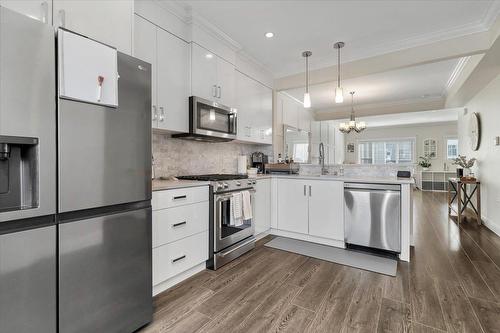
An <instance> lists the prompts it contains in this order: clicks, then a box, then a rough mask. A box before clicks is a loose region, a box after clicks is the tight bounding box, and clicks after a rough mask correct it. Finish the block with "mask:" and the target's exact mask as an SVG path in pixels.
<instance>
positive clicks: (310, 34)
mask: <svg viewBox="0 0 500 333" xmlns="http://www.w3.org/2000/svg"><path fill="white" fill-rule="evenodd" d="M178 3H180V4H182V5H183V6H185V8H186V9H188V10H191V11H192V12H194V13H196V14H198V15H200V16H202V17H203V18H205V19H206V20H207V21H209V22H211V23H212V24H214V25H215V26H216V27H218V28H219V29H220V30H222V31H224V32H225V33H226V34H227V35H228V36H230V37H231V38H232V39H234V40H235V41H237V42H238V43H239V44H240V45H241V47H242V50H243V51H244V52H246V53H247V54H249V55H250V56H252V57H253V58H255V59H256V60H257V61H259V62H260V63H261V64H262V65H263V66H264V67H266V68H267V69H268V70H269V71H270V72H271V73H272V74H273V75H274V76H275V77H282V76H286V75H290V74H294V73H299V72H302V71H303V70H304V62H303V58H302V57H301V53H302V51H304V50H311V51H312V53H313V56H312V57H311V61H310V63H311V69H318V68H323V67H326V66H330V65H334V64H335V63H336V61H337V60H336V53H335V52H334V50H333V48H332V45H333V43H334V42H336V41H339V40H341V41H344V42H346V47H345V48H344V49H343V62H344V61H345V62H347V61H352V60H356V59H362V58H366V57H370V56H374V55H379V54H384V53H387V52H391V51H395V50H399V49H405V48H409V47H413V46H417V45H423V44H427V43H431V42H435V41H439V40H443V39H449V38H452V37H457V36H462V35H467V34H470V33H474V32H480V31H485V30H487V29H488V28H489V25H490V24H491V22H492V21H493V19H494V18H495V17H496V15H497V13H498V11H499V9H500V6H499V2H498V1H496V2H495V1H491V0H472V1H467V0H463V1H439V0H433V1H378V0H377V1H316V0H310V1H304V0H303V1H286V0H283V1H276V0H268V1H258V0H253V1H251V0H248V1H243V0H239V1H238V0H233V1H222V0H219V1H211V0H206V1H195V0H186V1H178ZM269 31H270V32H273V33H274V34H275V37H274V38H271V39H267V38H265V37H264V34H265V33H266V32H269Z"/></svg>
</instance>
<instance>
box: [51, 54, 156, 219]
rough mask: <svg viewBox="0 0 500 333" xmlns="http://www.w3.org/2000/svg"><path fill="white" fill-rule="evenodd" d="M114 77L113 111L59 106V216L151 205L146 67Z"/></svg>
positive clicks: (127, 68) (125, 63) (124, 66)
mask: <svg viewBox="0 0 500 333" xmlns="http://www.w3.org/2000/svg"><path fill="white" fill-rule="evenodd" d="M118 72H119V75H120V78H119V80H118V98H119V107H118V108H109V107H104V106H99V105H93V104H88V103H83V102H75V101H70V100H65V99H60V100H59V112H58V121H59V133H58V142H59V157H58V158H59V211H60V212H68V211H74V210H81V209H89V208H95V207H102V206H110V205H115V204H121V203H128V202H134V201H142V200H150V199H151V112H150V111H151V66H150V65H149V64H147V63H145V62H142V61H139V60H137V59H135V58H132V57H130V56H127V55H124V54H122V53H118ZM96 80H97V78H96ZM96 82H97V81H96Z"/></svg>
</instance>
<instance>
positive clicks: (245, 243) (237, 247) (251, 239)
mask: <svg viewBox="0 0 500 333" xmlns="http://www.w3.org/2000/svg"><path fill="white" fill-rule="evenodd" d="M254 242H255V238H254V237H251V238H250V239H249V240H247V241H246V242H243V243H241V244H240V245H238V246H236V247H235V248H233V249H231V250H229V251H227V252H221V254H220V256H221V257H223V258H224V257H225V256H227V255H229V254H231V253H233V252H234V251H237V250H239V249H241V248H242V247H243V246H247V245H248V244H250V243H254Z"/></svg>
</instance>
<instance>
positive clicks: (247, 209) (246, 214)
mask: <svg viewBox="0 0 500 333" xmlns="http://www.w3.org/2000/svg"><path fill="white" fill-rule="evenodd" d="M241 197H242V204H243V220H251V219H252V217H253V216H252V199H251V196H250V192H249V191H242V192H241Z"/></svg>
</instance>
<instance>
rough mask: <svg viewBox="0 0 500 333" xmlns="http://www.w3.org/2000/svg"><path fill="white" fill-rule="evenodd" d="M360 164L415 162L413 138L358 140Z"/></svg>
mask: <svg viewBox="0 0 500 333" xmlns="http://www.w3.org/2000/svg"><path fill="white" fill-rule="evenodd" d="M358 152H359V163H360V164H402V163H413V162H415V139H414V138H404V139H385V140H362V141H358Z"/></svg>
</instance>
